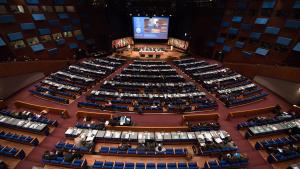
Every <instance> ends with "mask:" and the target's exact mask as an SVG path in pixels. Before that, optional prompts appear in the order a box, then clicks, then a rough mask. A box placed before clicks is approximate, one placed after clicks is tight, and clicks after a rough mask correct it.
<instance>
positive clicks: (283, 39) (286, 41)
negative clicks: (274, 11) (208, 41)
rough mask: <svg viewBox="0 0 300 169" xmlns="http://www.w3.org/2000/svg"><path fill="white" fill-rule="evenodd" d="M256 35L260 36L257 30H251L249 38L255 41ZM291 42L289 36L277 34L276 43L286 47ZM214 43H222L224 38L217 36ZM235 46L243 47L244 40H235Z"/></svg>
mask: <svg viewBox="0 0 300 169" xmlns="http://www.w3.org/2000/svg"><path fill="white" fill-rule="evenodd" d="M258 36H260V35H259V34H258V33H257V32H253V35H252V37H251V35H250V40H254V41H256V40H257V38H258ZM291 42H292V39H291V38H289V37H283V36H278V37H277V40H276V42H275V43H276V44H278V45H281V46H284V47H288V46H289V45H290V44H291ZM216 43H217V44H221V45H223V44H224V43H225V38H223V37H218V38H217V40H216ZM235 47H237V48H244V47H245V42H242V41H236V43H235Z"/></svg>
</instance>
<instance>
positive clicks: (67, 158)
mask: <svg viewBox="0 0 300 169" xmlns="http://www.w3.org/2000/svg"><path fill="white" fill-rule="evenodd" d="M73 160H74V157H73V154H72V151H71V150H70V151H69V152H67V153H65V155H64V161H65V162H69V163H71V162H72V161H73Z"/></svg>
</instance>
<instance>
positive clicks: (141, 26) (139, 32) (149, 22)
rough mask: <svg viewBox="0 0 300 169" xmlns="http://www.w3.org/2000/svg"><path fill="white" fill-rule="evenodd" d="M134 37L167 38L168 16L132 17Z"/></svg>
mask: <svg viewBox="0 0 300 169" xmlns="http://www.w3.org/2000/svg"><path fill="white" fill-rule="evenodd" d="M132 21H133V31H134V33H133V34H134V39H168V29H169V17H132Z"/></svg>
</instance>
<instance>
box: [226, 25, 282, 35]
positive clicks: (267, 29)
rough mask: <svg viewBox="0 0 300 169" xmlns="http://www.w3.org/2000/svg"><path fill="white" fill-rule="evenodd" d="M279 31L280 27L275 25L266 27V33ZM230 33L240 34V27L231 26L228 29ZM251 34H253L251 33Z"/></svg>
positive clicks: (275, 33) (277, 32)
mask: <svg viewBox="0 0 300 169" xmlns="http://www.w3.org/2000/svg"><path fill="white" fill-rule="evenodd" d="M279 32H280V28H278V27H273V26H267V27H266V28H265V31H264V33H266V34H271V35H278V34H279ZM227 33H228V35H232V36H236V35H238V33H239V29H238V28H233V27H231V28H229V29H228V32H227ZM251 33H253V32H251ZM259 34H260V35H261V33H260V32H259ZM250 36H251V35H250Z"/></svg>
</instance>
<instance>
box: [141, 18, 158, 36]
mask: <svg viewBox="0 0 300 169" xmlns="http://www.w3.org/2000/svg"><path fill="white" fill-rule="evenodd" d="M158 21H159V19H157V18H151V19H145V23H144V26H145V29H144V30H145V32H151V33H154V32H155V33H156V32H157V31H159V29H160V26H159V22H158Z"/></svg>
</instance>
